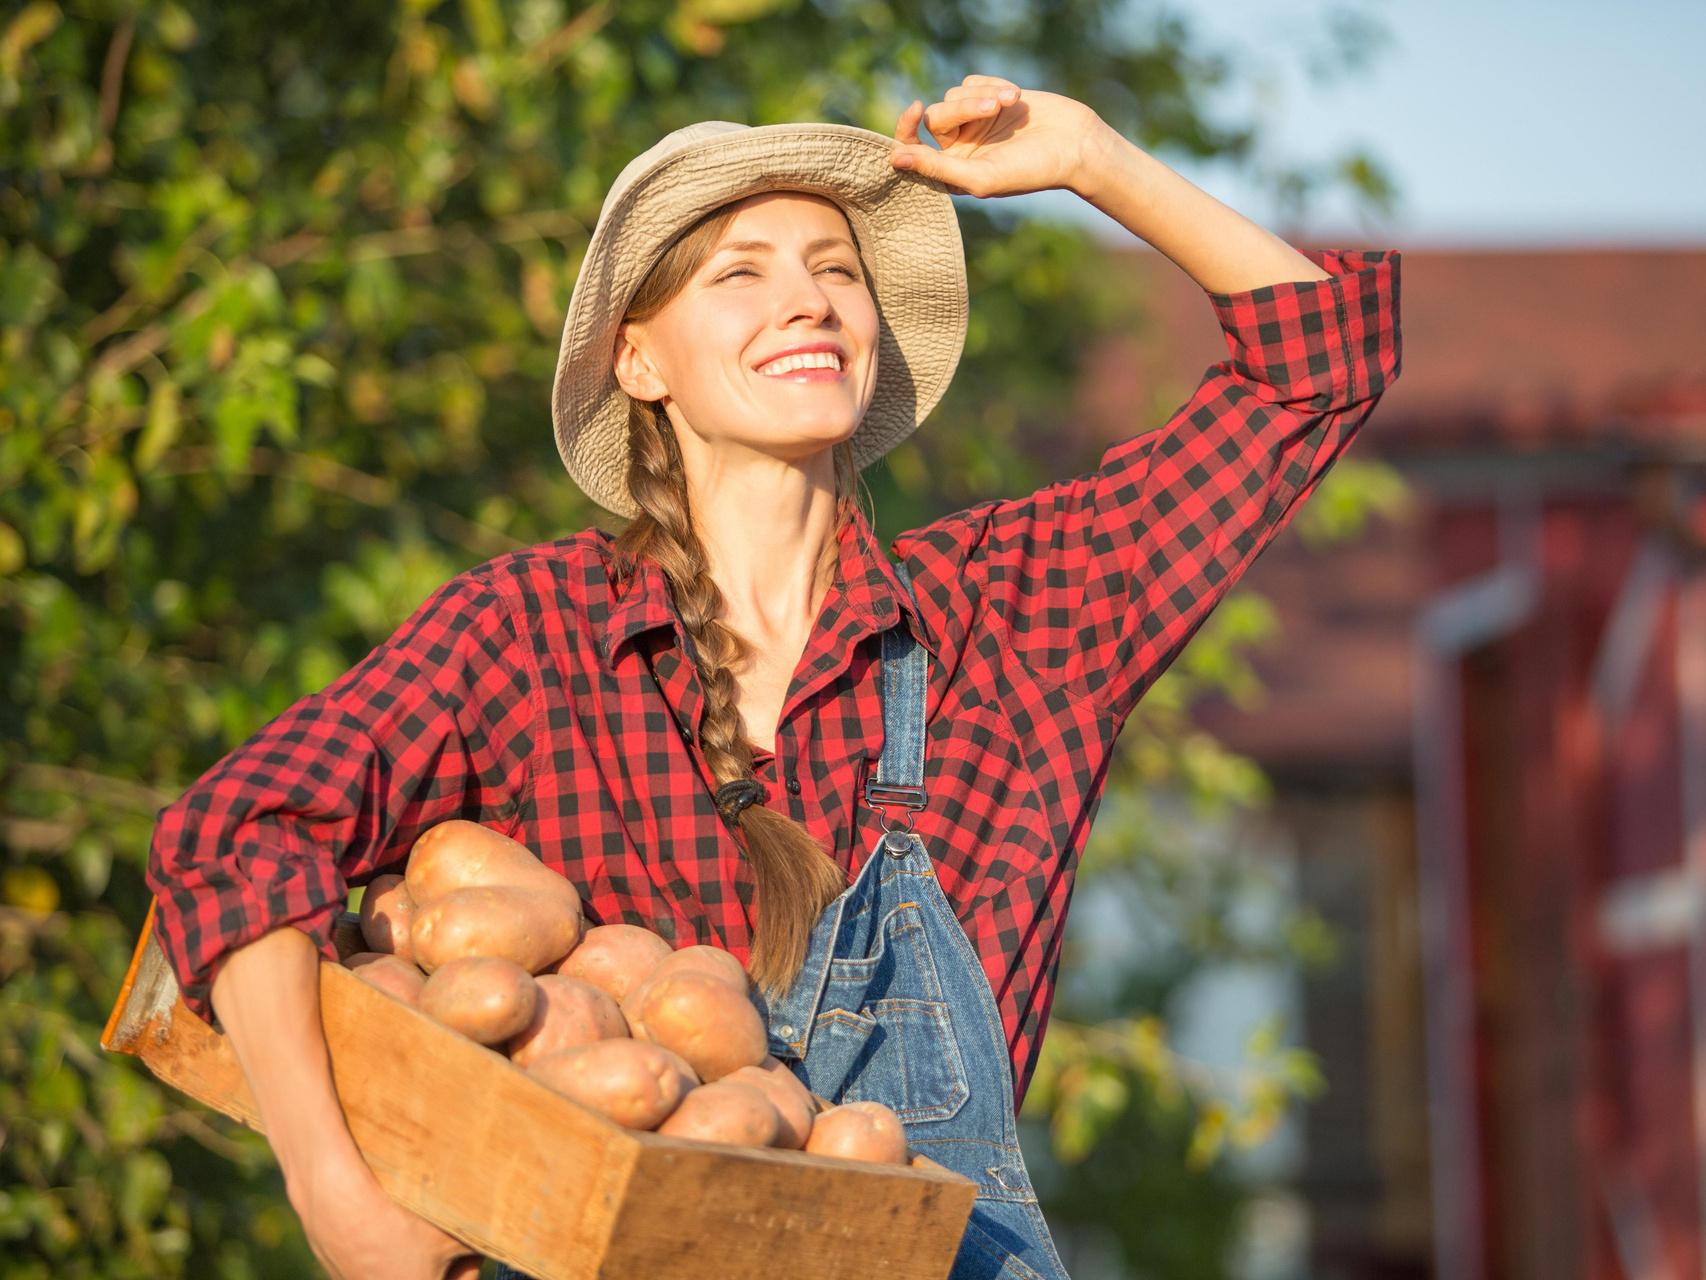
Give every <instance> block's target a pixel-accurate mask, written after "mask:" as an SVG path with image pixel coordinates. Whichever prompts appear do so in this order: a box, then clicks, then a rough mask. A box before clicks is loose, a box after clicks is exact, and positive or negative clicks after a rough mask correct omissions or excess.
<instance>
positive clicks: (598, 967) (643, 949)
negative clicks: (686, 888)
mask: <svg viewBox="0 0 1706 1280" xmlns="http://www.w3.org/2000/svg"><path fill="white" fill-rule="evenodd" d="M669 954H670V945H669V943H667V942H665V941H664V940H663V939H662V938H660V937H658V935H657V934H655V933H653V932H652V931H651V930H650V929H642V928H640V926H639V925H637V924H601V925H596V926H594V927H593V928H591V929H588V930H587V931H586V935H585V936H584V937H583V938H581V940H580V945H578V946H577V947H575V949H574V950H573V951H571V952H569V954H568V955H567V956H566V957H565V958H564V960H563V963H562V964H560V965H558V966H557V972H558V973H560V974H562V975H563V976H564V977H568V978H579V979H580V980H581V981H582V982H590V983H592V985H593V986H595V987H597V988H598V989H599V990H600V991H602V992H604V994H605V995H607V996H609V997H610V998H611V999H612V1000H615V1001H617V1002H618V1003H620V1002H621V1001H623V1000H625V999H626V998H627V996H628V993H629V992H630V991H632V990H633V989H634V988H635V987H636V986H638V985H639V984H640V983H641V982H643V981H644V980H645V979H646V978H647V977H648V976H649V975H650V974H651V972H652V970H653V969H655V968H657V967H658V965H659V964H660V963H661V962H662V961H663V959H664V957H665V956H667V955H669Z"/></svg>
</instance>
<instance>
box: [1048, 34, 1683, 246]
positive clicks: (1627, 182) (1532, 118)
mask: <svg viewBox="0 0 1706 1280" xmlns="http://www.w3.org/2000/svg"><path fill="white" fill-rule="evenodd" d="M1139 7H1140V8H1149V7H1150V6H1148V5H1147V4H1144V5H1142V6H1139ZM1180 11H1181V12H1186V13H1188V15H1189V18H1190V20H1191V21H1192V22H1193V23H1194V24H1195V25H1196V26H1197V27H1198V29H1199V30H1201V31H1202V32H1203V34H1204V35H1205V36H1207V37H1209V38H1211V39H1212V40H1213V41H1214V42H1215V43H1217V44H1220V45H1222V46H1224V47H1226V48H1227V49H1228V51H1229V52H1234V53H1235V54H1236V55H1237V56H1238V57H1239V58H1240V60H1241V61H1242V62H1243V63H1244V64H1245V65H1246V68H1247V71H1248V74H1246V75H1243V76H1240V77H1238V83H1237V85H1236V87H1235V88H1234V89H1233V90H1232V91H1231V93H1230V94H1228V95H1227V96H1226V97H1225V98H1223V99H1222V100H1221V105H1224V106H1225V107H1226V108H1227V114H1228V116H1229V117H1231V116H1232V115H1233V113H1234V112H1235V111H1237V110H1238V109H1239V108H1240V107H1242V109H1243V110H1244V111H1249V110H1250V109H1251V108H1252V107H1254V108H1255V110H1256V112H1257V113H1258V117H1259V119H1260V120H1261V121H1262V122H1263V131H1264V134H1265V135H1266V138H1267V141H1266V143H1265V146H1264V155H1265V156H1266V157H1267V158H1268V159H1269V160H1273V159H1278V158H1284V159H1285V160H1287V161H1319V160H1322V159H1325V158H1327V157H1329V156H1332V155H1334V154H1336V153H1338V152H1340V151H1343V150H1345V149H1347V148H1349V147H1352V146H1359V147H1362V148H1365V149H1367V150H1368V151H1370V152H1371V153H1373V154H1374V155H1375V157H1376V158H1377V159H1378V160H1380V161H1381V163H1382V164H1383V166H1384V167H1385V169H1386V171H1387V172H1388V174H1389V175H1390V176H1391V177H1392V178H1393V179H1394V181H1395V184H1396V186H1397V188H1398V207H1397V209H1396V211H1395V213H1394V214H1393V216H1391V217H1389V218H1386V219H1383V220H1382V219H1372V220H1371V219H1368V218H1359V217H1358V216H1357V215H1356V212H1355V210H1354V209H1353V208H1352V206H1351V205H1350V203H1349V202H1348V201H1346V200H1344V199H1342V198H1340V199H1331V200H1327V201H1324V202H1323V203H1322V204H1321V206H1320V207H1319V208H1318V209H1316V210H1315V211H1314V212H1313V213H1312V214H1311V215H1310V216H1309V217H1308V218H1307V219H1306V220H1305V225H1306V226H1307V227H1308V228H1309V230H1310V231H1311V233H1312V234H1313V235H1315V236H1316V238H1319V237H1320V235H1322V234H1326V233H1329V232H1332V231H1338V232H1341V233H1350V234H1352V235H1353V238H1354V239H1356V240H1358V241H1360V242H1361V243H1363V244H1374V243H1376V242H1390V243H1392V244H1394V245H1404V244H1407V245H1411V246H1415V247H1419V246H1421V245H1440V246H1448V245H1450V246H1475V245H1502V246H1514V245H1522V244H1532V245H1537V246H1538V245H1584V244H1627V245H1635V244H1645V245H1659V244H1669V245H1678V244H1681V245H1706V162H1703V161H1706V142H1703V141H1702V139H1701V125H1702V123H1703V122H1706V76H1703V74H1702V72H1703V69H1706V0H1631V2H1630V3H1627V4H1620V5H1617V4H1609V3H1606V2H1605V0H1550V2H1549V3H1539V2H1537V0H1480V2H1479V3H1475V2H1474V0H1337V2H1336V3H1328V2H1325V0H1211V2H1208V3H1198V4H1193V5H1189V6H1188V7H1185V6H1181V9H1180ZM1335 12H1340V13H1343V12H1348V13H1351V14H1353V15H1358V16H1361V17H1363V18H1366V19H1368V20H1369V21H1371V22H1373V23H1374V24H1376V26H1377V27H1378V28H1380V29H1381V30H1382V31H1383V33H1384V37H1383V39H1381V40H1379V41H1377V42H1374V43H1372V44H1370V43H1369V42H1362V44H1361V47H1363V48H1365V49H1371V50H1372V52H1371V54H1370V55H1369V56H1368V58H1367V60H1366V62H1365V64H1364V65H1363V66H1361V67H1360V68H1356V69H1352V70H1341V71H1338V72H1335V73H1334V74H1333V75H1331V76H1329V77H1327V78H1326V79H1324V80H1323V79H1320V78H1318V77H1316V76H1312V75H1311V73H1310V71H1309V66H1310V63H1311V58H1310V57H1309V56H1308V51H1310V50H1315V51H1317V52H1318V51H1319V50H1321V49H1322V48H1324V47H1330V46H1329V45H1328V44H1327V42H1325V41H1324V40H1323V33H1324V32H1325V31H1326V30H1327V24H1328V22H1329V21H1330V19H1331V17H1332V15H1333V14H1334V13H1335ZM1318 60H1319V59H1318V58H1317V59H1316V61H1318ZM1039 87H1043V88H1047V87H1048V86H1046V85H1044V86H1039ZM1162 158H1163V159H1165V160H1166V162H1167V163H1168V164H1169V165H1171V166H1172V167H1173V168H1175V169H1176V170H1178V171H1179V172H1180V173H1182V174H1183V175H1184V176H1185V177H1187V178H1189V179H1190V180H1191V181H1192V182H1194V183H1195V184H1196V185H1197V186H1199V187H1202V188H1203V189H1204V190H1206V191H1208V192H1210V193H1211V194H1212V195H1214V196H1215V197H1217V198H1218V199H1220V200H1223V201H1225V202H1226V203H1227V204H1230V205H1231V206H1232V207H1233V208H1235V209H1238V210H1239V211H1240V212H1242V213H1244V214H1246V215H1247V216H1249V217H1251V218H1253V219H1255V220H1256V221H1258V222H1261V223H1262V224H1263V225H1265V226H1269V227H1272V228H1274V229H1275V230H1281V229H1282V228H1281V227H1280V225H1279V219H1280V218H1281V217H1282V216H1283V215H1282V214H1281V213H1280V212H1279V209H1278V206H1277V205H1276V203H1275V202H1274V201H1273V200H1272V199H1271V197H1270V196H1269V195H1268V194H1267V193H1266V192H1264V191H1263V190H1262V189H1261V188H1260V187H1259V186H1258V185H1255V184H1253V183H1251V182H1248V181H1246V180H1245V179H1244V178H1242V177H1241V176H1239V175H1237V174H1235V173H1232V172H1230V171H1228V170H1226V169H1223V168H1221V167H1217V166H1207V165H1201V164H1192V163H1190V162H1188V161H1185V160H1183V159H1181V158H1179V157H1176V156H1170V155H1164V156H1163V157H1162ZM1022 199H1024V200H1026V201H1029V202H1031V203H1032V204H1033V205H1034V212H1035V213H1037V214H1039V215H1046V216H1065V217H1069V218H1082V219H1084V220H1085V221H1086V222H1087V224H1088V225H1090V226H1091V227H1092V228H1094V229H1096V230H1097V231H1098V232H1106V238H1107V239H1108V240H1109V242H1110V243H1115V244H1118V243H1130V241H1131V237H1130V235H1129V234H1128V233H1127V232H1125V231H1124V230H1123V229H1122V228H1121V227H1120V226H1119V225H1118V224H1117V223H1115V222H1113V221H1112V220H1111V219H1109V218H1108V217H1107V216H1106V215H1104V214H1102V213H1100V212H1099V211H1097V210H1095V209H1093V208H1090V207H1089V206H1087V205H1085V204H1084V202H1083V201H1081V200H1079V199H1078V198H1077V197H1076V196H1072V195H1070V194H1069V193H1061V192H1050V193H1045V194H1042V195H1038V196H1028V197H1022Z"/></svg>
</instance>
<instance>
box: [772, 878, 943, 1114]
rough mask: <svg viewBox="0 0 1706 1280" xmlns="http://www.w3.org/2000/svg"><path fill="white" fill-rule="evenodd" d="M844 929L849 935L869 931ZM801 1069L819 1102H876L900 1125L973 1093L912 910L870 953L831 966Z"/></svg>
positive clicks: (901, 912)
mask: <svg viewBox="0 0 1706 1280" xmlns="http://www.w3.org/2000/svg"><path fill="white" fill-rule="evenodd" d="M848 923H849V927H850V928H851V930H852V932H853V934H854V935H855V936H856V935H857V934H858V933H859V932H860V926H861V924H863V925H864V926H865V928H866V929H869V926H870V924H871V922H870V921H869V920H864V921H859V920H853V921H850V922H848ZM803 1067H804V1071H803V1074H804V1075H806V1076H807V1077H808V1080H807V1083H808V1085H809V1086H810V1087H811V1088H812V1089H813V1090H814V1091H816V1092H818V1093H821V1094H823V1096H824V1097H826V1098H830V1099H832V1100H833V1101H836V1102H854V1101H871V1102H881V1103H883V1104H884V1105H886V1106H889V1107H892V1108H893V1109H894V1111H895V1113H896V1114H897V1115H898V1116H899V1117H900V1118H901V1119H902V1120H903V1121H906V1122H907V1123H916V1122H919V1121H928V1120H947V1119H949V1118H951V1117H952V1116H954V1115H955V1114H956V1113H958V1111H959V1110H960V1108H962V1107H963V1106H964V1105H965V1103H966V1100H967V1099H968V1098H969V1097H970V1096H971V1086H970V1084H969V1082H968V1080H967V1077H966V1068H965V1062H964V1060H963V1059H962V1058H961V1055H960V1047H959V1042H958V1041H957V1039H956V1038H955V1036H954V1027H953V1021H952V1019H951V1018H950V1017H949V1014H948V1005H947V1002H946V1001H945V1000H944V999H943V998H942V984H941V981H940V979H939V978H938V975H937V973H936V964H935V958H934V957H933V956H932V954H931V951H930V944H929V940H928V938H927V936H926V930H925V928H924V921H923V918H922V911H921V908H920V906H919V904H918V903H916V902H906V903H902V904H901V905H899V906H897V907H895V908H894V909H893V910H891V911H890V912H889V913H888V915H887V916H886V917H884V919H883V920H882V921H881V923H880V925H879V927H878V928H877V930H876V933H875V936H874V937H871V938H870V939H869V942H868V950H867V954H865V955H862V956H844V957H842V958H839V959H833V960H831V961H830V963H829V972H828V976H827V980H826V982H825V984H824V992H823V1001H822V1003H821V1004H820V1005H819V1008H818V1015H817V1019H816V1023H815V1025H814V1027H813V1029H812V1039H811V1049H810V1051H809V1052H808V1053H807V1055H806V1061H805V1063H804V1064H803Z"/></svg>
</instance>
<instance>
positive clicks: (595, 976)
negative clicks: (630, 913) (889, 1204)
mask: <svg viewBox="0 0 1706 1280" xmlns="http://www.w3.org/2000/svg"><path fill="white" fill-rule="evenodd" d="M361 933H362V937H363V938H364V939H365V941H366V943H367V945H368V947H370V948H371V950H369V951H362V952H358V953H357V954H355V955H352V956H350V957H349V958H348V959H346V960H345V961H344V964H345V966H346V967H348V968H350V969H352V970H354V971H355V974H356V976H357V977H359V978H361V979H363V980H364V981H366V982H368V983H369V984H371V985H372V986H374V987H377V988H378V989H379V990H381V991H383V992H385V993H386V994H387V995H390V996H392V997H394V998H395V999H398V1000H401V1001H403V1002H404V1003H405V1004H409V1005H412V1006H414V1007H415V1008H417V1009H419V1010H420V1011H421V1012H422V1013H424V1014H426V1015H427V1016H428V1017H430V1018H433V1019H435V1020H437V1021H438V1022H441V1023H443V1024H444V1025H445V1026H447V1027H450V1028H451V1029H453V1030H455V1031H458V1032H460V1033H461V1034H463V1035H465V1036H467V1037H469V1038H470V1039H472V1040H475V1041H477V1042H479V1043H480V1044H483V1045H486V1046H487V1047H489V1048H493V1049H496V1050H498V1051H499V1052H501V1053H504V1054H506V1055H507V1056H508V1057H509V1059H510V1061H512V1062H514V1063H515V1064H516V1065H517V1066H519V1067H521V1068H522V1069H524V1070H525V1071H527V1072H528V1074H529V1075H531V1076H533V1077H534V1078H535V1079H536V1080H538V1081H540V1082H541V1083H542V1084H544V1085H546V1086H547V1087H549V1088H551V1089H554V1090H556V1091H557V1092H558V1093H561V1094H563V1095H564V1096H565V1097H567V1098H570V1099H572V1100H574V1101H575V1102H577V1103H579V1104H580V1105H582V1106H584V1107H588V1108H590V1109H591V1110H594V1111H597V1112H599V1113H600V1114H601V1115H604V1116H606V1117H608V1118H609V1119H611V1120H613V1121H615V1122H616V1123H617V1124H621V1125H625V1126H627V1127H628V1128H631V1129H651V1130H655V1131H656V1132H658V1133H663V1134H670V1135H672V1136H675V1137H681V1138H695V1139H698V1140H700V1141H704V1142H722V1143H732V1144H735V1145H740V1146H753V1147H766V1146H774V1147H786V1148H790V1149H793V1150H804V1151H810V1152H815V1153H818V1154H822V1155H831V1156H840V1157H843V1158H845V1159H851V1160H872V1161H880V1162H889V1163H905V1161H906V1158H907V1153H906V1135H905V1131H904V1130H903V1129H902V1127H901V1123H900V1119H899V1117H897V1116H896V1115H895V1113H894V1112H893V1111H892V1110H890V1109H889V1108H888V1107H885V1106H883V1105H882V1104H881V1103H878V1102H847V1103H843V1104H842V1105H840V1106H827V1107H826V1108H825V1109H823V1110H821V1111H820V1110H819V1101H818V1099H816V1098H814V1097H813V1096H812V1094H811V1092H810V1091H809V1090H807V1088H806V1087H805V1085H803V1084H802V1083H801V1082H800V1080H799V1079H798V1077H796V1076H795V1075H794V1074H793V1072H791V1071H789V1070H788V1068H787V1067H786V1066H785V1065H784V1064H783V1063H782V1062H781V1061H779V1060H778V1059H776V1058H774V1057H772V1056H771V1055H770V1054H769V1052H768V1037H767V1035H766V1032H765V1026H764V1019H763V1018H762V1016H760V1014H759V1012H758V1008H757V1006H755V1005H754V1004H753V1002H752V1000H751V998H750V996H749V994H748V991H749V983H748V978H747V973H746V970H745V968H744V967H743V966H742V965H741V963H740V961H739V960H737V959H735V957H734V956H732V955H730V954H729V953H728V952H726V951H723V950H721V949H719V948H717V947H708V946H691V947H683V948H682V949H681V950H679V951H678V950H675V949H674V948H673V947H671V946H670V944H669V943H668V942H667V941H665V940H664V939H663V938H661V937H659V936H658V935H657V934H655V933H652V932H651V931H650V930H648V929H642V928H640V927H638V926H637V925H630V924H607V925H597V926H595V927H593V928H590V929H585V928H583V921H582V918H581V903H580V895H579V893H577V892H576V891H575V888H574V886H573V885H572V884H570V883H569V882H568V881H567V880H565V879H564V878H563V877H562V876H560V875H558V874H557V873H556V872H554V871H551V870H550V869H549V868H547V867H546V866H545V865H544V864H543V863H541V862H540V861H539V859H538V858H536V857H534V855H533V854H532V852H531V851H530V850H528V849H527V847H526V846H525V845H522V844H518V843H517V842H516V841H514V840H511V839H510V838H509V837H507V836H505V835H502V834H501V833H499V832H497V831H493V830H492V829H491V828H489V827H484V826H481V825H480V824H479V823H475V822H465V821H461V820H454V821H450V822H441V823H439V824H438V825H437V826H434V827H432V828H430V829H429V830H427V831H426V832H424V833H422V835H421V836H420V838H419V839H418V840H416V841H415V843H414V846H413V847H412V848H411V849H410V851H409V858H408V862H407V865H406V866H405V869H404V873H403V874H402V875H400V876H399V875H383V876H378V877H376V878H375V879H374V880H373V882H372V883H371V884H369V885H368V886H367V890H366V892H365V893H364V894H363V896H362V901H361Z"/></svg>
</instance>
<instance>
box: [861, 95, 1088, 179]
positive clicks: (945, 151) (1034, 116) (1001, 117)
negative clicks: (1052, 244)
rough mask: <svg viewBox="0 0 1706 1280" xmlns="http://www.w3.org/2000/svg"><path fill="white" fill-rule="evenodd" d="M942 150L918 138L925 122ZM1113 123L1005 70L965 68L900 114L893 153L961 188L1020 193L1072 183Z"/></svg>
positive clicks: (899, 163) (899, 164) (894, 160)
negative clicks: (1022, 84) (966, 72)
mask: <svg viewBox="0 0 1706 1280" xmlns="http://www.w3.org/2000/svg"><path fill="white" fill-rule="evenodd" d="M921 122H922V123H923V125H924V126H925V127H926V128H927V129H929V131H930V133H931V134H932V136H934V137H935V139H936V141H937V142H938V143H940V144H941V150H939V151H938V150H936V149H935V148H933V147H929V146H926V145H924V144H923V143H922V142H920V141H919V137H918V126H919V124H920V123H921ZM1106 130H1107V125H1106V124H1104V123H1103V121H1102V118H1101V117H1100V116H1098V115H1097V114H1096V113H1095V112H1094V111H1092V110H1090V108H1089V107H1087V106H1085V105H1084V104H1083V103H1082V102H1077V101H1075V100H1074V99H1072V98H1066V97H1062V96H1061V95H1060V94H1058V93H1044V92H1043V91H1042V90H1040V89H1026V90H1023V91H1021V90H1020V88H1019V86H1018V85H1016V84H1014V83H1013V82H1012V81H1011V80H1003V79H1001V78H1000V77H999V76H967V77H966V78H965V80H964V81H962V82H961V83H960V84H959V85H957V86H955V87H954V88H952V89H949V90H948V91H947V93H945V94H944V95H943V100H942V101H941V102H937V103H932V104H931V105H930V106H928V107H926V106H924V105H923V104H922V103H921V102H917V101H915V102H913V103H912V105H911V106H909V107H907V109H906V110H905V111H903V112H901V114H900V120H899V122H898V123H897V124H896V126H895V131H894V136H895V138H896V140H897V141H899V142H900V144H901V145H900V146H897V147H896V148H895V149H894V150H893V151H892V152H891V153H890V154H889V163H891V164H893V165H894V166H895V167H896V168H901V169H912V170H914V171H915V172H917V173H921V174H923V175H924V176H925V177H927V178H935V179H937V180H938V181H940V182H943V183H945V184H947V186H949V187H950V188H952V189H953V190H954V192H955V194H957V195H974V196H1017V195H1024V194H1026V193H1028V192H1031V191H1047V190H1050V189H1052V188H1055V187H1066V188H1073V187H1074V186H1075V184H1076V183H1077V181H1078V179H1079V177H1080V175H1081V174H1082V173H1083V172H1084V168H1085V165H1086V164H1087V163H1089V160H1088V159H1087V157H1089V156H1091V155H1093V150H1092V148H1093V146H1094V144H1095V143H1096V142H1097V141H1098V139H1099V137H1100V135H1101V134H1103V133H1104V132H1106Z"/></svg>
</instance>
